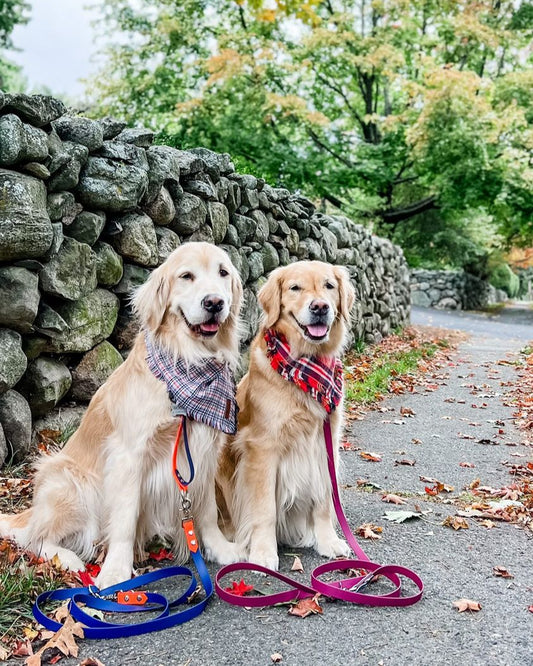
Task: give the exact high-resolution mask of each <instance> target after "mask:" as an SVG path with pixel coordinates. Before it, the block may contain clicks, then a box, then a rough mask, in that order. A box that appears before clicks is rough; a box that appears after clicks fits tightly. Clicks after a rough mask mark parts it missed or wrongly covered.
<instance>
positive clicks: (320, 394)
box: [264, 329, 343, 414]
mask: <svg viewBox="0 0 533 666" xmlns="http://www.w3.org/2000/svg"><path fill="white" fill-rule="evenodd" d="M264 337H265V342H266V349H267V356H268V359H269V361H270V365H271V366H272V368H273V369H274V370H275V371H276V372H277V373H278V374H280V375H281V376H282V377H283V379H286V380H287V381H289V382H293V383H294V384H296V386H298V387H299V388H300V389H302V391H305V393H308V394H309V395H310V396H311V397H312V398H313V399H314V400H316V401H317V402H318V403H320V404H321V405H322V407H324V409H325V410H326V412H327V413H328V414H331V412H333V411H334V410H335V408H336V407H337V405H338V404H339V403H340V401H341V399H342V386H343V378H342V363H341V360H340V358H338V357H335V356H301V357H300V358H294V356H292V355H291V348H290V345H289V343H288V342H287V339H286V338H285V336H284V335H282V334H281V333H278V332H277V331H274V330H273V329H268V330H267V331H265V336H264Z"/></svg>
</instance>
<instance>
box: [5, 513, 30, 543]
mask: <svg viewBox="0 0 533 666" xmlns="http://www.w3.org/2000/svg"><path fill="white" fill-rule="evenodd" d="M32 512H33V508H29V509H26V511H22V513H16V514H5V513H0V537H2V538H4V539H13V541H15V542H16V543H17V544H18V545H19V546H21V547H22V548H27V547H28V543H29V539H28V526H29V522H30V518H31V515H32Z"/></svg>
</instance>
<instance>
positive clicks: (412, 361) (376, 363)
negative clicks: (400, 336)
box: [346, 343, 437, 405]
mask: <svg viewBox="0 0 533 666" xmlns="http://www.w3.org/2000/svg"><path fill="white" fill-rule="evenodd" d="M436 351H437V345H436V344H434V343H422V344H421V346H419V347H415V348H411V349H408V350H398V351H397V352H392V353H387V354H383V355H381V356H375V357H373V358H372V359H371V368H370V369H369V370H368V371H367V372H366V374H365V376H364V377H362V378H360V379H351V378H350V374H349V373H348V374H347V382H346V400H347V401H348V402H351V403H357V404H365V405H366V404H369V403H372V402H375V401H376V400H377V399H378V398H379V397H380V396H381V395H383V394H384V393H386V392H387V390H388V388H389V386H390V384H391V382H392V380H393V379H395V378H396V377H398V376H399V375H407V374H409V373H412V372H414V371H415V370H416V369H417V367H418V363H419V361H420V360H422V359H425V358H431V357H432V356H434V355H435V352H436ZM353 362H354V365H356V364H357V357H356V358H355V360H354V361H353Z"/></svg>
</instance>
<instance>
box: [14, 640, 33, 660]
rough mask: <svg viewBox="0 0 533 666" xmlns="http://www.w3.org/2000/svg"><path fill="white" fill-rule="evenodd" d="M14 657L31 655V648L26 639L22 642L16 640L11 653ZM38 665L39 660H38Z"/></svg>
mask: <svg viewBox="0 0 533 666" xmlns="http://www.w3.org/2000/svg"><path fill="white" fill-rule="evenodd" d="M11 654H12V655H13V656H14V657H28V656H30V655H33V648H32V646H31V643H30V641H29V640H28V639H26V640H24V641H20V640H17V641H16V642H15V646H14V648H13V650H12V652H11ZM39 663H40V660H39Z"/></svg>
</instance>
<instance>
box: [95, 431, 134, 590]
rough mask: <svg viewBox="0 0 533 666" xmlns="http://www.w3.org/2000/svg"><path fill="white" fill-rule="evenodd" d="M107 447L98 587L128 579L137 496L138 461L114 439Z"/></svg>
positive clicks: (131, 563)
mask: <svg viewBox="0 0 533 666" xmlns="http://www.w3.org/2000/svg"><path fill="white" fill-rule="evenodd" d="M132 448H134V447H133V446H132ZM109 450H110V454H109V459H108V465H107V468H106V470H105V476H104V503H105V507H104V508H105V513H106V518H107V525H106V527H105V531H104V542H105V545H106V546H107V555H106V558H105V560H104V563H103V565H102V570H101V571H100V574H99V576H98V580H97V584H98V587H100V588H101V589H103V588H105V587H109V586H110V585H115V584H116V583H119V582H121V581H124V580H128V579H129V578H131V574H132V571H133V549H134V544H135V535H136V531H137V521H138V517H139V504H140V495H141V475H140V469H141V468H142V460H141V459H138V458H137V457H136V456H135V455H134V454H133V453H132V451H131V450H128V451H124V445H123V443H119V442H118V441H117V442H111V443H110V446H109Z"/></svg>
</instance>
